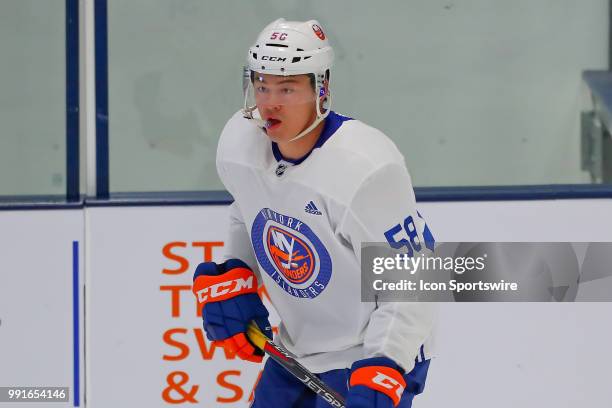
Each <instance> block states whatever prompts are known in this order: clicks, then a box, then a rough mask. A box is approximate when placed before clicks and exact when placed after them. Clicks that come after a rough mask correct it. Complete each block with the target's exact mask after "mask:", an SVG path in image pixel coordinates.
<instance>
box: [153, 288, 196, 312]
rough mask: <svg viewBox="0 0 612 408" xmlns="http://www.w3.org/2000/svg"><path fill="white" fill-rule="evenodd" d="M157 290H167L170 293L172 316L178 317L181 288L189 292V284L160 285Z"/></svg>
mask: <svg viewBox="0 0 612 408" xmlns="http://www.w3.org/2000/svg"><path fill="white" fill-rule="evenodd" d="M159 290H169V291H170V292H171V293H172V317H180V316H181V290H186V291H189V293H191V286H189V285H167V286H160V287H159ZM192 299H193V297H192Z"/></svg>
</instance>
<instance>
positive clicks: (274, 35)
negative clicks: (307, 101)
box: [243, 18, 334, 141]
mask: <svg viewBox="0 0 612 408" xmlns="http://www.w3.org/2000/svg"><path fill="white" fill-rule="evenodd" d="M333 61H334V51H333V49H332V47H331V46H330V45H329V40H328V38H327V36H326V34H325V32H324V31H323V29H322V28H321V25H320V24H319V22H318V21H316V20H309V21H305V22H302V21H286V20H285V19H284V18H279V19H278V20H276V21H274V22H272V23H270V24H268V25H267V26H266V27H265V28H264V29H263V30H262V31H261V33H260V34H259V36H258V37H257V41H256V42H255V44H254V45H253V46H252V47H251V48H249V53H248V56H247V65H246V66H245V69H244V76H243V91H244V108H243V113H244V116H245V117H246V118H248V119H252V120H254V121H255V122H256V123H257V125H258V126H260V127H262V128H265V127H266V123H265V121H263V120H261V119H260V118H256V117H254V116H253V113H254V111H255V110H256V109H257V106H256V105H255V104H254V103H253V101H254V97H253V84H252V79H253V75H254V74H256V73H260V74H270V75H283V76H288V75H300V74H312V75H314V77H315V81H314V82H315V90H314V91H315V92H314V95H315V97H314V98H313V100H312V101H313V102H316V109H317V118H316V119H315V121H314V122H313V123H312V124H311V125H310V126H308V127H307V128H306V129H304V130H303V131H302V132H300V134H299V135H297V136H295V137H294V138H292V139H291V141H293V140H296V139H299V138H300V137H302V136H304V135H306V134H307V133H308V132H310V131H311V130H312V129H314V128H315V127H316V126H317V125H318V124H319V123H320V122H321V121H322V120H323V119H325V118H326V117H327V115H328V114H329V112H330V108H331V94H330V93H329V76H328V73H329V70H330V68H331V66H332V64H333ZM326 81H327V83H326ZM317 96H325V97H326V99H325V101H326V107H325V108H326V109H325V112H321V110H322V109H321V105H320V97H317Z"/></svg>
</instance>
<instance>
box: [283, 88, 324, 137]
mask: <svg viewBox="0 0 612 408" xmlns="http://www.w3.org/2000/svg"><path fill="white" fill-rule="evenodd" d="M317 93H318V91H317ZM316 104H317V108H316V109H317V118H316V119H315V120H314V121H313V122H312V123H311V124H310V126H308V127H307V128H306V129H304V130H302V131H301V132H300V133H299V134H298V135H297V136H295V137H294V138H292V139H289V140H288V142H294V141H296V140H298V139H301V138H302V137H304V136H306V135H307V134H308V133H310V132H311V131H312V129H314V128H316V127H317V125H318V124H319V123H321V122H322V121H323V120H324V119H325V118H326V117H327V115H329V112H330V111H331V93H329V91H327V110H326V111H325V113H321V98H317V102H316Z"/></svg>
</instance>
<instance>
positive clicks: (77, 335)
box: [72, 241, 81, 407]
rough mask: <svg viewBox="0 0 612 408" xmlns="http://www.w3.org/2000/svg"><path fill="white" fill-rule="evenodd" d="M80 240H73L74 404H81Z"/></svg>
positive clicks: (76, 405)
mask: <svg viewBox="0 0 612 408" xmlns="http://www.w3.org/2000/svg"><path fill="white" fill-rule="evenodd" d="M79 292H80V291H79V241H73V242H72V326H73V329H72V330H73V335H72V337H73V338H72V343H73V350H74V354H73V366H74V367H73V374H74V380H73V388H72V389H73V393H74V396H73V400H74V406H75V407H78V406H80V398H81V391H80V379H81V377H80V346H79V339H80V326H79V320H80V313H79V310H80V307H79Z"/></svg>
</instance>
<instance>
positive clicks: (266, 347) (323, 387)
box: [247, 322, 345, 408]
mask: <svg viewBox="0 0 612 408" xmlns="http://www.w3.org/2000/svg"><path fill="white" fill-rule="evenodd" d="M247 336H248V337H249V340H251V341H252V342H253V344H255V345H256V346H257V347H258V348H260V349H261V350H263V351H264V353H266V354H267V355H269V356H270V358H272V359H274V361H276V362H277V363H279V364H280V365H282V366H283V367H284V368H285V369H286V370H287V371H289V372H290V373H291V374H293V376H294V377H295V378H297V379H298V380H300V381H301V382H302V383H304V384H305V385H306V386H307V387H308V388H310V389H311V390H312V391H314V392H316V393H317V394H318V395H319V396H320V397H321V398H323V399H324V400H325V401H327V403H328V404H329V405H331V406H332V407H338V408H345V406H344V398H343V397H342V396H341V395H340V394H338V393H337V392H336V391H335V390H333V389H332V388H331V387H330V386H329V385H327V384H325V383H324V382H323V381H321V380H320V379H319V377H317V376H316V375H314V374H313V373H311V372H310V371H308V370H307V369H306V367H304V366H303V365H301V364H300V363H298V362H297V361H296V360H295V359H294V358H293V357H292V356H291V354H289V352H288V351H287V350H285V349H284V348H283V347H281V346H279V345H277V344H275V343H274V342H273V341H272V340H270V339H269V338H267V337H266V335H265V334H263V333H262V332H261V330H259V327H257V325H256V324H255V323H254V322H251V323H249V326H248V328H247Z"/></svg>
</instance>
